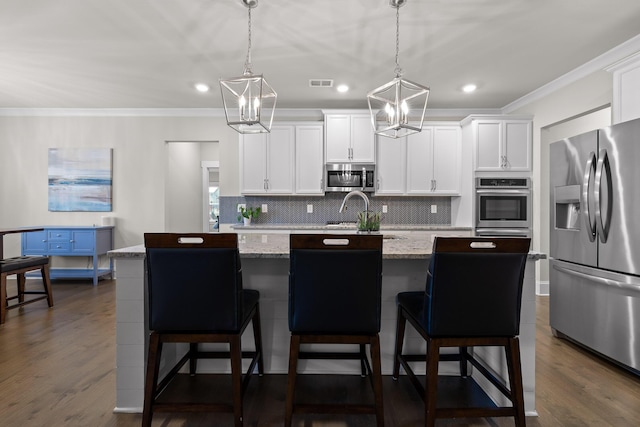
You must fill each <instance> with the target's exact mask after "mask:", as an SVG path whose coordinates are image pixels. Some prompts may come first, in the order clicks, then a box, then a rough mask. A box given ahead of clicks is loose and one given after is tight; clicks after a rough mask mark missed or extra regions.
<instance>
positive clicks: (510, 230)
mask: <svg viewBox="0 0 640 427" xmlns="http://www.w3.org/2000/svg"><path fill="white" fill-rule="evenodd" d="M530 232H531V230H529V229H528V228H525V229H521V228H476V235H478V236H480V235H482V234H484V233H491V234H493V235H500V234H502V235H504V234H517V235H522V236H527V235H529V233H530Z"/></svg>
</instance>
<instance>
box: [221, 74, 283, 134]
mask: <svg viewBox="0 0 640 427" xmlns="http://www.w3.org/2000/svg"><path fill="white" fill-rule="evenodd" d="M220 90H221V91H222V103H223V106H224V114H225V116H226V119H227V124H228V125H229V126H230V127H232V128H233V129H235V130H236V131H238V132H240V133H266V132H271V125H272V123H273V114H274V113H275V109H276V99H277V97H278V95H277V94H276V92H275V91H274V90H273V88H272V87H271V85H269V83H267V81H266V80H265V79H264V77H263V76H262V74H244V75H243V76H241V77H231V78H228V79H220Z"/></svg>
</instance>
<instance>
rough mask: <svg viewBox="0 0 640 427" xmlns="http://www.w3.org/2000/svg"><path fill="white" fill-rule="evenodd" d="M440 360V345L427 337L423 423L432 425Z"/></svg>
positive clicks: (430, 426) (433, 424)
mask: <svg viewBox="0 0 640 427" xmlns="http://www.w3.org/2000/svg"><path fill="white" fill-rule="evenodd" d="M439 360H440V345H439V343H438V340H437V338H436V339H433V338H429V339H427V372H426V377H427V378H426V387H425V396H424V408H425V425H426V426H427V427H434V426H435V424H436V410H437V409H436V403H437V402H436V401H437V395H438V362H439Z"/></svg>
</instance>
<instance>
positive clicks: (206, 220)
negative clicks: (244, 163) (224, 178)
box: [201, 161, 220, 233]
mask: <svg viewBox="0 0 640 427" xmlns="http://www.w3.org/2000/svg"><path fill="white" fill-rule="evenodd" d="M201 168H202V200H203V204H202V206H203V211H202V231H203V232H205V233H211V232H217V231H219V230H220V162H217V161H215V162H214V161H203V162H202V164H201Z"/></svg>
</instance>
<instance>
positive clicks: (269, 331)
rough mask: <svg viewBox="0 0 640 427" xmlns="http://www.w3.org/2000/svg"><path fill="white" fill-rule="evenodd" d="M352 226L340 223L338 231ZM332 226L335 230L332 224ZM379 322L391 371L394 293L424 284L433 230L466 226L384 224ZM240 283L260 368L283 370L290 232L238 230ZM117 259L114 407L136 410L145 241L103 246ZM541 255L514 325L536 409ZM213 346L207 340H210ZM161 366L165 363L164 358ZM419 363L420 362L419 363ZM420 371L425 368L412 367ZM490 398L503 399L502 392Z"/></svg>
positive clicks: (412, 338) (336, 367) (495, 363)
mask: <svg viewBox="0 0 640 427" xmlns="http://www.w3.org/2000/svg"><path fill="white" fill-rule="evenodd" d="M351 231H353V230H348V229H347V230H340V232H341V233H345V232H351ZM331 232H333V230H331ZM382 233H383V236H384V243H383V279H382V326H381V331H380V344H381V358H382V371H383V374H385V375H390V374H391V370H392V363H393V347H394V343H395V323H396V304H395V297H396V294H397V293H398V292H403V291H410V290H423V289H424V286H425V282H426V271H427V266H428V263H429V258H430V255H431V248H432V244H433V239H434V237H435V236H436V235H437V236H452V235H453V236H468V235H469V233H468V232H467V231H464V230H453V231H452V230H450V229H449V230H446V229H440V230H435V229H434V230H430V231H412V232H401V231H395V230H394V231H392V230H383V232H382ZM238 237H239V247H240V255H241V259H242V271H243V282H244V286H245V287H246V288H250V289H257V290H259V291H260V305H261V307H260V311H261V317H262V339H263V346H264V362H265V372H267V373H277V374H286V372H287V368H288V357H289V336H290V334H289V329H288V321H287V298H288V272H289V236H288V234H282V233H276V234H268V233H239V234H238ZM109 256H111V257H113V258H114V259H115V260H116V276H117V282H116V322H117V330H116V333H117V337H116V344H117V355H116V358H117V360H116V365H117V376H116V389H117V390H116V408H115V410H116V411H118V412H141V410H142V405H143V400H144V397H143V396H144V393H143V388H144V374H145V370H144V366H145V359H146V339H147V335H148V332H147V327H146V326H145V323H146V321H147V318H146V303H145V285H144V284H145V266H144V258H145V250H144V246H143V245H139V246H133V247H129V248H123V249H117V250H114V251H111V252H109ZM544 257H545V255H544V254H540V253H536V252H531V253H530V255H529V258H528V261H527V266H526V270H525V281H524V288H523V296H522V315H521V326H520V347H521V352H522V371H523V383H524V397H525V410H526V411H527V413H528V414H529V415H533V414H535V319H536V316H535V265H534V264H535V261H537V260H538V259H541V258H544ZM252 340H253V337H252V331H251V328H248V329H247V331H246V332H245V336H244V337H243V344H244V343H246V346H247V348H251V347H252ZM212 346H213V344H212ZM405 347H406V348H408V349H410V350H414V351H424V348H425V345H424V340H422V338H420V337H419V335H418V334H417V333H416V332H415V331H413V329H412V328H408V329H407V335H406V338H405ZM182 351H183V350H182V349H181V348H179V347H177V346H175V347H173V348H171V347H169V346H167V349H166V350H165V351H164V356H165V357H166V358H168V359H169V360H173V359H176V358H177V357H178V356H179V355H181V354H182ZM477 354H480V355H481V358H483V359H484V360H485V361H486V362H487V363H488V364H489V365H490V366H491V367H492V368H493V369H494V370H495V371H496V372H497V373H498V374H499V375H501V376H502V377H505V376H506V363H505V361H504V356H503V355H502V353H501V352H500V351H499V349H496V348H485V349H479V351H478V352H477ZM165 366H166V364H165ZM198 366H199V369H200V370H201V371H203V372H220V371H228V362H227V363H225V362H224V361H220V360H203V361H201V362H199V364H198ZM418 368H421V367H418ZM300 369H301V370H302V371H304V372H322V373H353V374H357V373H359V372H360V371H359V369H360V368H359V363H358V362H355V361H335V360H305V361H301V363H300ZM416 371H417V372H424V368H423V367H422V368H421V369H417V370H416ZM456 372H457V364H456V363H450V362H449V363H447V362H445V363H443V364H442V367H441V373H443V374H446V373H456ZM479 382H480V381H479ZM492 397H494V398H495V399H496V400H498V401H500V402H502V396H501V395H500V394H495V393H492Z"/></svg>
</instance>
